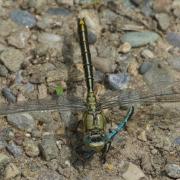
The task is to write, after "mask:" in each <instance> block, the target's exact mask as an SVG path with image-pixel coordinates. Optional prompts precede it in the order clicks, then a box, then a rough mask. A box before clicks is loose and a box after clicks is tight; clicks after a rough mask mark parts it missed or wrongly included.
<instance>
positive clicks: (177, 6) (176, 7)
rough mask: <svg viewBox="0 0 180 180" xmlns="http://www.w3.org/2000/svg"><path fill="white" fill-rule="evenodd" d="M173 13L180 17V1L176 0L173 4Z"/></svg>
mask: <svg viewBox="0 0 180 180" xmlns="http://www.w3.org/2000/svg"><path fill="white" fill-rule="evenodd" d="M172 9H173V13H174V15H175V16H176V17H177V18H180V1H179V0H174V1H173V4H172Z"/></svg>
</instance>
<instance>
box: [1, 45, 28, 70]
mask: <svg viewBox="0 0 180 180" xmlns="http://www.w3.org/2000/svg"><path fill="white" fill-rule="evenodd" d="M0 59H1V61H2V62H3V64H4V65H5V66H6V67H7V68H8V69H9V70H10V71H12V72H16V71H18V70H19V69H20V67H21V64H22V63H23V61H24V59H25V56H24V53H23V52H22V51H20V50H18V49H15V48H7V49H6V50H4V51H3V52H2V53H1V54H0Z"/></svg>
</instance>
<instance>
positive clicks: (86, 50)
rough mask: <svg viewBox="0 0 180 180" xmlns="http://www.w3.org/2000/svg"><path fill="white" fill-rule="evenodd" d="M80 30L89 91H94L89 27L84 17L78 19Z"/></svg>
mask: <svg viewBox="0 0 180 180" xmlns="http://www.w3.org/2000/svg"><path fill="white" fill-rule="evenodd" d="M78 32H79V40H80V47H81V54H82V59H83V65H84V71H85V78H86V84H87V88H88V92H93V67H92V62H91V54H90V50H89V45H88V35H87V27H86V23H85V20H84V18H82V19H78Z"/></svg>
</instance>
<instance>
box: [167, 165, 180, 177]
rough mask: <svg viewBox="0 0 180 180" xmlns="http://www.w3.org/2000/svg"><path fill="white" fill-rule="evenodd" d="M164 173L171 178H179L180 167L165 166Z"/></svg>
mask: <svg viewBox="0 0 180 180" xmlns="http://www.w3.org/2000/svg"><path fill="white" fill-rule="evenodd" d="M165 171H166V173H167V175H168V176H169V177H171V178H180V166H179V165H177V164H167V165H166V166H165Z"/></svg>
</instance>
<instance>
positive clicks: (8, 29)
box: [0, 21, 12, 37]
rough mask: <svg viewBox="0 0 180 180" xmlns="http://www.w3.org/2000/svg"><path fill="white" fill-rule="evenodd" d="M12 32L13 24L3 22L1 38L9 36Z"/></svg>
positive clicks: (1, 24)
mask: <svg viewBox="0 0 180 180" xmlns="http://www.w3.org/2000/svg"><path fill="white" fill-rule="evenodd" d="M11 31H12V22H10V21H1V23H0V36H2V37H5V36H8V35H9V34H10V33H11Z"/></svg>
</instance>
